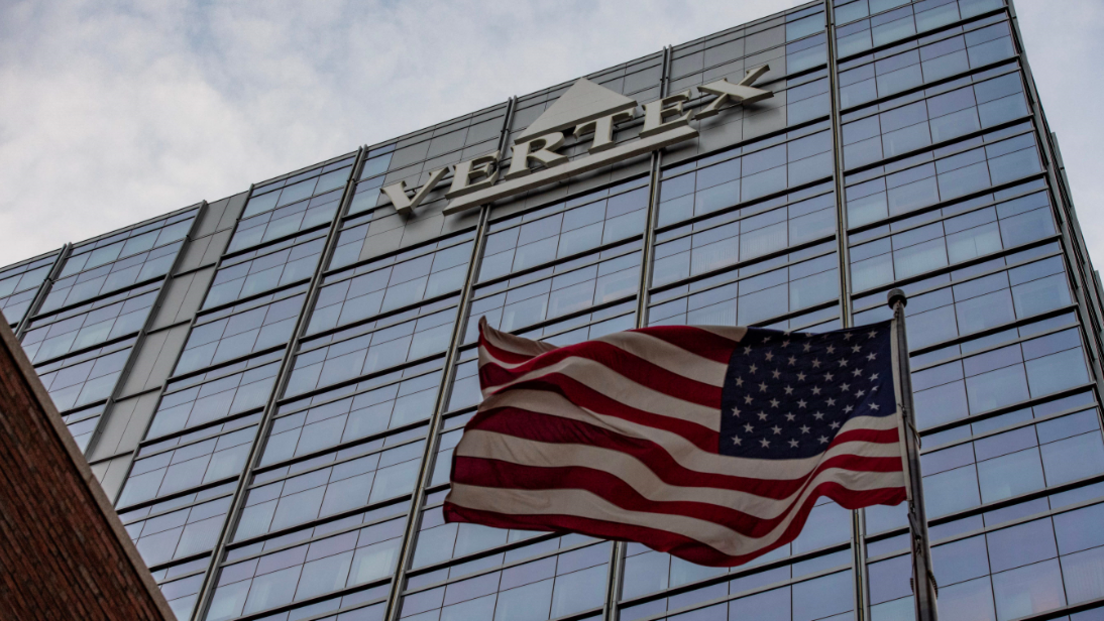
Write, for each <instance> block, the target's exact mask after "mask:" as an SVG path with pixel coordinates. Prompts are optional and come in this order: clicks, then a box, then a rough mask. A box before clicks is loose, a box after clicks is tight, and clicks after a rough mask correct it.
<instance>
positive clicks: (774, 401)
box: [770, 399, 778, 408]
mask: <svg viewBox="0 0 1104 621" xmlns="http://www.w3.org/2000/svg"><path fill="white" fill-rule="evenodd" d="M770 404H771V407H772V408H776V407H778V399H771V400H770Z"/></svg>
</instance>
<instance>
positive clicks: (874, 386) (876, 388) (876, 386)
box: [870, 384, 881, 392]
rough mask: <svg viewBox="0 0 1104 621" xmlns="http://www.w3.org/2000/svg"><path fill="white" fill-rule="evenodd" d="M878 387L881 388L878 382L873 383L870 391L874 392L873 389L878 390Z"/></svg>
mask: <svg viewBox="0 0 1104 621" xmlns="http://www.w3.org/2000/svg"><path fill="white" fill-rule="evenodd" d="M879 388H881V385H880V384H874V385H873V386H871V387H870V392H874V391H875V390H878V389H879Z"/></svg>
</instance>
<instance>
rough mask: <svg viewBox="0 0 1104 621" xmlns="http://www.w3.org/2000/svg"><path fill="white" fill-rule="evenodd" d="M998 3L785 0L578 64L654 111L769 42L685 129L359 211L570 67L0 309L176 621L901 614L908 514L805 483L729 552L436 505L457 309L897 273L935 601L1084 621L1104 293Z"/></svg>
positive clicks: (597, 310) (484, 140) (811, 318)
mask: <svg viewBox="0 0 1104 621" xmlns="http://www.w3.org/2000/svg"><path fill="white" fill-rule="evenodd" d="M1014 15H1015V12H1014V8H1013V7H1012V6H1011V5H1009V4H1006V3H1005V2H1003V1H1002V0H921V1H915V2H913V1H910V0H827V2H813V3H809V4H806V5H803V6H800V7H798V8H795V9H793V10H791V11H788V12H786V13H785V14H778V15H774V16H771V17H768V18H765V19H762V20H759V21H756V22H753V23H750V24H745V25H742V26H739V27H736V28H732V29H729V30H725V31H723V32H720V33H717V34H715V35H710V36H708V37H704V38H702V39H699V40H697V41H693V42H690V43H686V44H683V45H677V46H674V47H671V48H667V49H665V50H663V51H661V52H659V53H656V54H651V55H648V56H645V57H643V58H640V59H636V60H633V61H630V62H628V63H625V64H623V65H619V66H617V67H613V68H610V69H606V70H603V71H600V72H597V73H595V74H592V75H590V76H587V77H588V78H589V79H590V80H591V81H592V82H594V83H596V84H599V85H601V86H603V87H605V88H608V89H610V90H612V91H614V92H617V93H620V94H624V95H627V96H630V97H632V98H635V99H637V100H638V102H640V103H642V104H643V103H647V102H650V101H653V100H655V99H658V98H660V97H662V96H665V95H670V94H674V93H679V92H683V91H686V90H687V89H692V88H693V87H696V86H700V85H703V84H707V83H709V82H713V81H716V80H719V79H722V78H728V79H731V80H732V81H734V82H735V81H737V80H738V79H740V78H742V77H743V76H744V73H745V71H747V70H749V69H751V68H754V67H758V66H761V65H764V64H769V65H770V70H769V72H768V73H766V74H765V75H764V76H763V77H762V78H760V79H759V81H758V82H757V83H756V85H757V86H758V87H761V88H768V89H770V90H771V91H772V92H773V93H774V96H773V97H772V98H770V99H767V100H764V101H762V102H759V103H756V104H752V105H748V106H745V107H740V106H736V107H731V108H727V109H724V110H723V111H722V112H721V113H720V114H717V115H715V116H712V117H710V118H708V119H702V120H701V121H698V122H697V128H698V131H699V132H700V134H699V136H698V137H697V138H695V139H693V140H689V141H685V142H683V143H679V144H676V145H673V146H670V147H667V148H666V149H664V150H662V151H658V152H655V153H652V154H649V155H644V156H637V157H635V158H631V159H628V160H625V161H622V162H619V163H615V164H613V165H610V166H607V167H605V168H602V169H599V170H597V171H592V172H589V173H586V174H583V175H578V176H576V177H574V178H571V179H567V180H562V181H559V182H557V183H554V184H549V185H547V186H543V187H539V188H536V189H533V190H529V191H528V192H526V193H523V194H520V195H517V196H514V197H512V198H510V199H506V200H503V201H500V202H498V203H495V204H492V205H487V206H483V207H481V208H480V209H475V210H471V211H468V212H463V213H460V214H452V215H445V214H444V213H443V209H444V206H445V204H446V202H447V201H446V199H445V197H444V194H445V192H444V187H443V186H442V188H440V189H437V190H434V191H431V192H429V193H428V195H427V197H426V198H425V200H424V201H423V202H422V204H421V205H419V206H418V207H417V208H416V209H415V212H414V214H413V215H403V214H398V213H396V211H395V209H394V208H393V207H392V206H391V205H390V204H389V202H388V201H387V200H386V199H385V198H382V197H381V194H380V189H381V188H382V187H383V186H387V185H391V184H394V183H398V182H406V183H407V185H408V186H414V187H420V186H421V185H422V183H424V182H425V181H426V179H428V178H429V176H430V173H431V171H434V170H438V169H440V168H443V167H446V166H450V165H454V164H457V163H459V162H461V161H465V160H469V159H472V158H474V157H478V156H481V155H485V154H488V153H492V152H494V151H496V150H498V151H500V152H501V153H502V154H503V156H505V155H507V154H508V153H509V151H508V147H509V145H510V143H511V141H512V139H513V138H514V137H516V136H517V135H519V133H520V132H521V131H523V130H524V129H525V128H526V127H528V126H529V125H530V124H531V123H532V122H533V121H534V120H536V119H537V117H538V116H540V114H541V113H542V112H543V111H544V110H546V109H547V108H548V107H549V106H550V105H551V104H552V103H553V102H554V101H556V99H557V98H558V97H560V95H562V94H563V93H564V91H565V90H566V89H567V87H568V86H569V84H563V85H558V86H555V87H552V88H549V89H546V90H544V91H540V92H538V93H533V94H529V95H525V96H521V97H516V98H512V99H511V100H510V101H508V102H506V103H503V104H500V105H496V106H492V107H490V108H487V109H485V110H481V111H477V112H474V113H472V114H468V115H465V116H462V117H459V118H457V119H454V120H451V121H448V122H445V123H442V124H440V125H437V126H434V127H430V128H427V129H425V130H422V131H419V132H415V133H413V134H410V135H407V136H403V137H400V138H397V139H394V140H390V141H387V142H385V143H383V144H380V145H373V146H368V147H364V148H361V149H359V150H357V151H356V152H355V153H349V154H345V155H341V156H338V157H335V158H334V159H332V160H329V161H326V162H322V163H319V164H317V165H314V166H310V167H308V168H305V169H303V170H300V171H296V172H293V173H290V174H288V175H284V176H281V177H278V178H276V179H273V180H269V181H266V182H263V183H258V184H256V185H254V186H253V187H252V188H250V190H249V191H248V192H245V193H243V194H240V195H237V196H234V197H231V198H229V199H224V200H223V201H218V202H215V203H210V204H207V203H203V204H201V205H199V206H195V207H191V208H187V209H184V210H181V211H178V212H176V213H173V214H170V215H169V216H166V217H164V218H159V219H157V220H154V221H150V222H147V223H142V224H140V225H137V226H135V227H132V228H130V229H127V230H125V231H121V232H117V233H113V234H110V235H107V236H104V237H102V238H98V239H95V240H91V241H88V242H83V243H80V244H76V245H73V246H67V247H65V248H63V249H61V250H60V251H57V252H54V253H49V254H47V255H43V256H41V257H37V258H35V259H31V260H28V261H25V262H23V263H20V264H17V265H14V266H11V267H8V268H5V269H3V270H0V309H3V311H4V312H5V314H6V316H7V317H8V321H9V322H10V323H11V324H12V325H13V326H14V327H15V328H16V330H17V334H18V335H19V336H20V338H21V339H22V343H23V345H24V348H25V349H26V351H27V354H28V356H29V357H30V359H31V360H32V362H33V363H34V364H35V365H36V368H37V369H38V371H39V373H40V375H41V377H42V379H43V381H44V383H45V384H46V386H47V388H48V390H49V391H50V393H51V395H52V397H53V398H54V400H55V402H56V404H57V405H58V407H59V409H60V410H61V413H62V415H63V417H65V420H66V422H67V424H68V425H69V427H70V429H71V430H72V432H73V435H74V436H75V437H76V438H77V440H78V443H79V444H80V445H81V448H82V449H83V450H85V451H86V454H87V456H88V457H89V461H90V463H91V464H92V466H93V469H94V471H95V472H96V473H97V475H98V476H99V477H100V479H101V481H102V482H103V484H104V486H105V488H106V489H107V490H108V492H109V494H111V495H112V496H113V498H114V499H115V503H116V507H117V510H118V511H119V513H120V516H121V517H122V519H123V521H124V524H125V525H126V528H127V530H128V532H129V534H130V535H131V537H132V538H133V539H134V541H135V542H136V544H137V546H138V549H139V551H140V552H141V554H142V556H143V558H144V559H145V560H146V562H147V564H148V565H149V566H150V568H151V570H152V571H153V573H154V577H155V578H156V580H157V581H158V583H159V584H160V585H161V588H162V590H163V592H164V593H165V595H166V597H167V599H168V600H169V601H170V603H171V605H172V607H173V609H174V610H175V611H176V613H177V615H178V618H180V619H181V620H183V619H193V620H195V621H224V620H230V619H247V620H257V621H260V620H265V621H351V620H361V621H365V620H371V621H384V620H386V621H398V620H404V621H519V620H520V621H544V620H558V621H582V620H596V619H609V620H611V621H615V620H617V619H621V620H623V621H660V620H669V621H728V620H733V621H735V620H741V621H742V620H744V619H749V620H750V619H754V620H768V619H769V620H772V621H773V620H784V621H813V620H818V619H832V620H843V619H855V620H857V621H904V620H909V619H912V617H913V608H912V606H913V604H912V596H911V590H910V587H909V578H910V575H909V574H910V565H909V559H908V540H907V536H906V532H907V526H906V518H905V513H904V510H903V507H876V508H872V509H868V510H865V511H857V512H853V511H848V510H845V509H843V508H842V507H839V506H838V505H836V504H835V503H833V502H831V501H829V500H826V499H825V500H822V501H821V502H820V503H819V504H818V505H817V506H816V507H815V508H814V510H813V512H812V515H811V517H810V520H809V525H808V527H807V528H806V530H805V532H803V533H802V534H801V536H800V537H799V538H798V539H797V540H796V541H794V542H793V543H791V544H789V545H787V546H785V547H783V548H780V549H778V550H775V551H774V552H772V553H770V554H768V555H766V556H765V557H762V558H760V559H757V560H756V561H755V562H753V563H752V564H750V565H748V566H741V567H736V568H731V569H717V568H709V567H703V566H698V565H694V564H691V563H688V562H685V561H682V560H680V559H677V558H673V557H671V556H669V555H667V554H661V553H658V552H655V551H651V550H649V549H647V548H644V547H643V546H640V545H637V544H624V543H615V542H609V541H601V540H596V539H591V538H588V537H583V536H578V535H561V534H555V533H539V532H526V531H512V530H509V531H508V530H498V529H491V528H485V527H481V526H474V525H471V524H460V525H457V524H445V523H444V520H443V516H442V511H441V504H442V502H443V499H444V496H445V494H446V493H447V491H448V471H449V466H450V463H451V455H452V448H453V447H454V446H455V445H456V443H457V441H458V440H459V437H460V433H461V430H462V428H463V426H464V424H465V423H466V422H467V421H468V420H469V419H470V418H471V416H472V415H473V413H474V411H475V409H476V406H477V405H478V402H479V390H478V378H477V375H476V374H477V365H476V360H475V358H476V351H475V340H476V330H475V326H476V322H477V321H478V319H479V318H480V317H486V318H487V320H488V321H489V322H490V323H491V324H492V325H494V326H497V327H499V328H501V329H503V330H508V331H511V332H513V333H515V334H520V335H524V336H528V337H531V338H540V339H545V340H547V341H549V342H551V343H555V344H559V345H563V344H569V343H573V342H578V341H582V340H586V339H591V338H596V337H598V336H601V335H604V334H608V333H611V332H615V331H620V330H625V329H631V328H635V327H642V326H647V325H672V324H723V325H758V326H768V327H774V328H780V329H787V330H810V331H819V330H830V329H835V328H839V327H844V326H858V325H863V324H866V323H872V322H876V321H882V320H884V319H886V318H887V317H888V316H889V310H888V308H886V306H885V298H886V292H887V291H888V290H889V289H892V288H895V287H899V288H902V289H904V290H905V291H906V292H907V293H908V294H909V305H908V337H909V342H910V345H911V348H912V351H911V368H912V374H913V388H914V397H915V402H916V407H917V415H918V424H919V427H920V432H921V435H922V438H923V450H922V459H921V463H922V469H923V472H922V473H921V474H922V476H923V484H924V487H925V493H926V497H927V511H928V516H929V518H930V529H931V534H932V538H933V556H934V564H935V572H936V577H937V579H938V582H939V607H940V614H941V615H942V618H943V619H949V620H959V619H961V620H963V621H966V620H974V619H983V620H993V621H997V620H999V621H1005V620H1010V619H1023V618H1037V619H1040V621H1041V620H1042V619H1059V618H1061V619H1070V620H1072V621H1086V620H1088V619H1096V618H1102V616H1104V604H1102V605H1101V606H1102V607H1101V608H1094V605H1096V604H1097V603H1098V602H1100V601H1104V599H1102V598H1104V536H1102V535H1101V532H1102V531H1101V528H1100V523H1101V520H1102V519H1104V436H1102V432H1101V429H1102V428H1101V421H1102V419H1101V409H1102V408H1101V405H1100V400H1101V380H1102V379H1104V375H1102V368H1101V362H1100V351H1101V347H1102V341H1101V311H1102V307H1101V288H1100V286H1099V279H1098V277H1097V276H1096V274H1095V272H1094V271H1093V268H1092V266H1091V264H1090V263H1089V261H1088V258H1087V255H1086V251H1085V245H1084V241H1083V239H1082V238H1081V233H1080V231H1079V229H1078V226H1077V223H1076V217H1075V214H1074V211H1073V207H1072V204H1071V200H1070V194H1069V189H1068V187H1067V184H1066V181H1065V179H1064V176H1063V173H1062V170H1061V166H1060V164H1059V161H1060V160H1059V155H1058V151H1057V144H1056V143H1055V141H1054V138H1053V136H1052V135H1051V133H1050V132H1049V130H1048V128H1047V125H1046V119H1045V116H1043V113H1042V109H1041V107H1040V104H1039V101H1038V95H1037V94H1036V92H1035V88H1034V83H1033V81H1032V78H1031V74H1030V70H1029V68H1028V66H1027V64H1026V61H1025V59H1024V58H1025V57H1024V55H1023V47H1022V42H1021V41H1020V38H1019V35H1018V31H1017V29H1016V26H1015V21H1014ZM708 103H709V100H708V98H707V97H704V96H700V95H694V94H693V92H691V97H690V99H689V100H688V101H687V102H686V108H687V109H688V110H697V109H701V108H702V107H704V106H706V105H708ZM641 126H642V119H641V118H640V117H638V118H637V119H636V120H633V121H627V122H625V123H623V124H622V125H621V126H619V127H618V129H617V132H616V134H615V141H616V142H617V143H619V144H621V143H625V144H627V143H630V142H631V141H633V140H636V139H637V137H638V134H639V130H640V128H641ZM589 144H590V138H589V137H584V138H582V139H578V138H569V139H568V140H567V141H566V143H565V144H564V146H563V147H562V149H561V152H563V153H564V154H565V155H567V156H568V158H569V159H571V160H573V161H574V160H579V159H581V158H585V157H592V156H590V155H588V153H587V147H588V146H589ZM502 161H503V164H504V165H508V164H506V162H507V160H506V159H505V157H504V159H503V160H502ZM448 182H449V181H448V179H447V178H446V184H447V183H448Z"/></svg>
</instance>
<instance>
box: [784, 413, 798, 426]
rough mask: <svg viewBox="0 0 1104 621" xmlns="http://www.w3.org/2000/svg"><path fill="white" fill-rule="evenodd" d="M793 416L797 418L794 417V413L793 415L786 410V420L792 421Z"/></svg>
mask: <svg viewBox="0 0 1104 621" xmlns="http://www.w3.org/2000/svg"><path fill="white" fill-rule="evenodd" d="M795 418H797V417H796V416H794V415H793V414H792V413H790V412H787V413H786V420H788V421H790V422H791V423H792V422H793V420H794V419H795Z"/></svg>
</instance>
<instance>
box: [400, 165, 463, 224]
mask: <svg viewBox="0 0 1104 621" xmlns="http://www.w3.org/2000/svg"><path fill="white" fill-rule="evenodd" d="M451 168H452V167H451V166H445V167H444V168H440V169H438V170H435V171H433V172H431V173H429V179H428V180H426V182H425V185H423V186H422V187H420V188H418V191H417V192H415V193H414V196H413V197H410V196H407V194H406V182H405V181H400V182H398V183H395V184H392V185H389V186H387V187H385V188H383V193H384V194H386V195H387V198H390V199H391V204H392V205H394V206H395V211H397V212H399V213H400V214H403V215H407V214H410V213H412V212H413V211H414V208H415V207H417V206H418V205H420V204H422V201H423V200H424V199H425V197H426V196H428V195H429V193H430V192H431V191H433V188H435V187H437V184H438V183H440V181H441V178H442V177H444V176H445V173H447V172H448V171H449V169H451Z"/></svg>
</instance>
